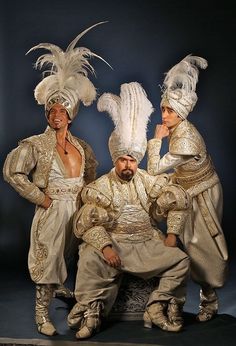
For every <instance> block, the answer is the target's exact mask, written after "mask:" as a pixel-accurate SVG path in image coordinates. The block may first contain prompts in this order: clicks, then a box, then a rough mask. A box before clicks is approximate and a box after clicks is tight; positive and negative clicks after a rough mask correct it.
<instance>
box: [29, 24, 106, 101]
mask: <svg viewBox="0 0 236 346" xmlns="http://www.w3.org/2000/svg"><path fill="white" fill-rule="evenodd" d="M103 23H105V22H99V23H97V24H94V25H92V26H90V27H89V28H88V29H86V30H84V31H83V32H82V33H80V34H79V35H78V36H76V38H75V39H74V40H73V41H72V42H71V43H70V44H69V45H68V47H67V49H66V51H63V50H62V49H61V48H60V47H58V46H56V45H55V44H51V43H40V44H38V45H36V46H34V47H32V48H31V49H30V50H29V51H28V52H27V53H26V54H28V53H29V52H32V51H33V50H35V49H46V50H48V51H50V53H48V54H43V55H41V56H40V57H39V58H38V59H37V61H36V63H35V67H36V68H39V69H42V68H44V67H45V66H48V67H49V69H48V70H45V71H44V73H43V76H45V75H47V74H49V76H47V77H45V78H44V79H43V80H42V81H41V82H40V83H39V84H38V85H37V87H36V88H35V98H36V100H37V101H38V103H39V104H45V103H46V100H47V97H48V94H49V93H50V92H53V91H55V90H58V91H62V90H63V89H69V90H70V91H71V92H72V93H75V96H76V97H79V99H80V100H81V101H82V102H83V103H84V105H86V106H87V105H90V104H91V103H92V101H94V99H95V98H96V89H95V87H94V85H93V84H92V83H91V81H90V80H89V79H88V78H87V76H88V72H90V73H92V74H95V71H94V68H93V66H92V65H91V64H90V63H89V59H90V58H92V57H96V58H99V59H101V60H102V61H104V62H105V63H106V64H107V65H108V66H110V65H109V64H108V63H107V62H106V61H105V60H104V59H103V58H101V57H100V56H99V55H97V54H95V53H93V52H91V51H90V50H89V49H88V48H84V47H77V48H75V45H76V44H77V42H78V41H79V39H80V38H81V37H82V36H83V35H84V34H85V33H87V32H88V31H89V30H91V29H92V28H94V27H95V26H97V25H100V24H103ZM110 67H111V66H110Z"/></svg>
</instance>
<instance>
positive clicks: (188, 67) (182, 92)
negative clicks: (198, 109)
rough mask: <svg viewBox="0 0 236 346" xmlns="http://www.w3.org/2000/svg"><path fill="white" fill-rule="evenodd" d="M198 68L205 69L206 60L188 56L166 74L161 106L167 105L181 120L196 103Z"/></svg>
mask: <svg viewBox="0 0 236 346" xmlns="http://www.w3.org/2000/svg"><path fill="white" fill-rule="evenodd" d="M199 68H201V69H206V68H207V61H206V59H204V58H201V57H199V56H192V55H191V54H190V55H187V56H186V57H185V58H184V59H183V60H181V61H180V62H179V63H178V64H177V65H175V66H174V67H172V68H171V69H170V70H169V71H168V72H167V73H166V77H165V79H164V82H163V86H162V91H163V94H162V100H161V105H163V104H164V103H166V102H167V103H169V105H170V106H171V108H173V110H174V111H175V112H176V113H177V114H178V115H179V116H180V117H181V118H182V119H186V118H187V116H188V114H189V112H191V111H192V110H193V108H194V106H195V104H196V102H197V94H196V85H197V82H198V75H199Z"/></svg>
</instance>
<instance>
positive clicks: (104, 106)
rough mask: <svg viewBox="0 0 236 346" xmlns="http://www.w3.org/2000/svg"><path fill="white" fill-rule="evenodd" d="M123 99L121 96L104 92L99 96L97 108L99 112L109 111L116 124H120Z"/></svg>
mask: <svg viewBox="0 0 236 346" xmlns="http://www.w3.org/2000/svg"><path fill="white" fill-rule="evenodd" d="M120 107H121V99H120V97H119V96H117V95H114V94H111V93H104V94H102V96H100V97H99V99H98V102H97V109H98V111H99V112H107V113H108V114H109V115H110V117H111V118H112V120H113V122H114V124H115V126H118V123H119V120H120V118H119V115H120Z"/></svg>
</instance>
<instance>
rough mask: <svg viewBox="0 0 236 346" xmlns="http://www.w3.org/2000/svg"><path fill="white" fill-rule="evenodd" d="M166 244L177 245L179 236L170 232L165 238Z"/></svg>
mask: <svg viewBox="0 0 236 346" xmlns="http://www.w3.org/2000/svg"><path fill="white" fill-rule="evenodd" d="M164 244H165V246H169V247H176V246H177V237H176V235H175V234H173V233H169V234H168V235H167V237H166V239H165V240H164Z"/></svg>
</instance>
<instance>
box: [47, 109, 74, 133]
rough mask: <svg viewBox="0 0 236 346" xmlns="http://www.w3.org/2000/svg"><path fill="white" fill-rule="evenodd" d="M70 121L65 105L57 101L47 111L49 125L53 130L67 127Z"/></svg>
mask: <svg viewBox="0 0 236 346" xmlns="http://www.w3.org/2000/svg"><path fill="white" fill-rule="evenodd" d="M70 123H71V120H70V119H69V117H68V113H67V111H66V109H65V107H63V106H62V105H61V104H59V103H56V104H54V105H53V106H52V108H51V109H50V111H49V113H48V124H49V126H50V127H51V128H53V129H54V130H60V129H67V128H68V125H69V124H70Z"/></svg>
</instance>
